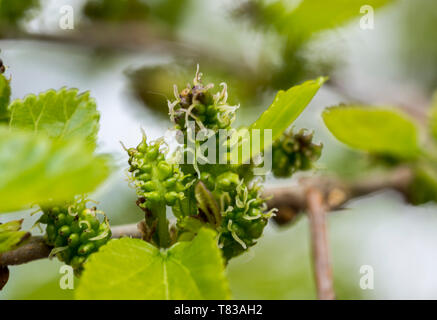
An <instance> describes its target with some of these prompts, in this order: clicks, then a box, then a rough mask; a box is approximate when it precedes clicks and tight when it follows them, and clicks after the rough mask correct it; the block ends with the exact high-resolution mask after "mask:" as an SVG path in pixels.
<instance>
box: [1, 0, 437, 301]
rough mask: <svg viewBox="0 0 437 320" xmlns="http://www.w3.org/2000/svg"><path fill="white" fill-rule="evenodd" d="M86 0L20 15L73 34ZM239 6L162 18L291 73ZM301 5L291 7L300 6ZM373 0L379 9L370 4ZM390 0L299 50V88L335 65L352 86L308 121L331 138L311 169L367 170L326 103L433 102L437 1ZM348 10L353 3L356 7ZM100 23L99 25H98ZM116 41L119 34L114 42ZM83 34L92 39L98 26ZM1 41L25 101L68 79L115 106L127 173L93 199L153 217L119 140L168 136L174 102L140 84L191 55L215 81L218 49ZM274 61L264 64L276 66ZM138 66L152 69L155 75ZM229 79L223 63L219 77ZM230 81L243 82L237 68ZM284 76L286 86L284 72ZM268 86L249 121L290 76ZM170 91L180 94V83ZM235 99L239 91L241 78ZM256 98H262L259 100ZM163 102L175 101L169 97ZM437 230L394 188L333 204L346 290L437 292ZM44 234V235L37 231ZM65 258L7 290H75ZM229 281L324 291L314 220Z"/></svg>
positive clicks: (106, 121) (118, 152)
mask: <svg viewBox="0 0 437 320" xmlns="http://www.w3.org/2000/svg"><path fill="white" fill-rule="evenodd" d="M308 1H311V0H308ZM0 2H2V1H1V0H0ZM6 2H7V1H6ZM85 2H86V1H73V0H56V1H55V0H51V1H41V8H42V9H41V10H35V12H33V13H31V16H30V17H27V19H25V20H24V21H21V22H20V26H21V28H22V29H23V30H25V32H26V33H27V34H40V33H43V34H50V35H56V36H58V35H59V36H62V35H68V32H76V31H75V30H73V31H71V30H59V27H58V22H59V16H60V13H59V8H60V7H61V6H62V5H71V6H72V7H73V8H74V12H75V16H74V18H75V24H77V25H79V24H81V23H82V22H81V21H87V20H86V19H89V20H92V19H90V18H89V17H88V18H87V17H84V14H83V12H82V9H81V8H82V7H83V5H84V4H85ZM144 2H146V3H148V2H151V3H153V2H156V1H144ZM170 2H171V1H170ZM173 2H174V1H173ZM237 2H238V1H237ZM237 2H235V1H231V0H227V1H218V0H217V1H215V0H214V1H213V0H190V1H184V5H185V6H187V7H185V8H183V14H180V16H178V19H177V24H176V23H175V22H172V23H173V24H171V23H169V22H168V21H167V22H162V24H163V25H166V27H165V28H166V29H168V30H171V33H172V35H171V39H175V38H176V39H178V40H179V41H186V43H189V45H190V46H192V47H193V48H194V49H193V48H191V49H192V50H194V51H196V50H197V49H199V48H208V49H209V51H210V52H214V53H216V54H217V55H222V56H225V58H226V59H225V60H226V61H231V62H232V63H233V64H235V65H237V66H244V68H245V69H243V70H252V71H253V70H255V71H254V72H255V73H257V74H259V73H261V74H263V75H265V77H266V78H270V77H272V76H271V75H272V74H273V73H274V72H276V73H277V74H278V79H281V78H280V76H281V75H280V74H279V73H278V72H277V70H278V69H281V66H282V63H283V62H282V61H281V59H283V56H281V54H280V53H278V50H281V48H283V47H282V46H283V45H284V44H283V43H281V41H282V38H281V37H280V36H279V35H277V34H275V32H274V31H272V30H269V29H268V30H267V31H266V30H260V28H259V26H258V27H254V26H253V24H252V23H251V22H250V21H248V20H247V18H246V17H243V16H240V15H238V12H237V13H236V10H237V9H236V8H237V7H238V6H237V4H236V3H237ZM242 2H243V1H242ZM244 2H246V1H244ZM267 2H268V1H267ZM270 2H272V1H270ZM291 2H293V1H285V2H284V3H287V5H291V4H289V3H291ZM294 2H296V1H294ZM334 2H336V1H334ZM362 2H363V4H366V1H362ZM388 2H390V3H388V4H387V5H385V6H384V7H382V8H380V9H377V10H375V21H374V22H375V28H374V29H373V30H362V29H360V24H359V18H360V17H361V15H360V14H359V12H357V13H356V16H357V18H355V19H352V20H350V21H348V22H347V23H344V24H341V25H340V26H339V27H337V28H332V29H330V30H328V31H323V32H320V33H317V35H315V36H313V37H312V38H311V41H308V42H307V43H305V47H304V48H303V49H301V50H300V51H299V55H302V56H303V57H304V58H301V57H299V59H305V61H306V63H308V64H309V65H310V66H311V67H312V66H314V68H311V70H304V71H302V70H299V72H301V73H302V75H301V76H299V77H297V76H296V79H295V80H293V81H295V82H296V83H299V82H301V81H302V80H305V79H308V78H310V77H311V76H313V75H316V74H317V73H318V74H319V75H324V73H323V72H324V71H327V72H328V73H329V76H330V77H331V80H332V81H333V82H335V83H339V87H341V88H343V89H344V90H345V91H346V92H347V94H344V92H339V91H338V90H335V89H333V88H332V86H330V85H329V84H328V85H327V86H325V87H323V88H322V89H321V91H320V92H319V93H318V94H317V96H316V97H315V99H314V100H313V101H312V102H311V104H310V106H309V107H308V108H307V109H306V111H305V112H304V113H303V114H302V116H301V117H300V118H299V119H298V121H297V122H296V123H295V126H296V127H297V128H301V127H304V128H308V129H313V130H315V137H316V138H315V140H316V141H321V142H323V144H324V146H325V147H324V150H323V156H322V158H321V160H319V162H318V164H317V170H316V172H314V173H311V174H323V173H325V172H335V173H336V174H338V175H340V176H342V177H346V178H351V177H352V176H356V175H359V174H360V173H362V170H363V168H365V165H364V164H363V159H362V158H363V157H362V155H360V154H357V153H355V152H352V151H350V150H348V149H346V148H345V147H343V146H342V145H340V144H339V143H338V142H336V141H335V140H334V139H333V138H332V136H331V135H330V134H329V132H328V131H327V129H326V128H325V127H324V125H323V123H322V120H321V117H320V114H321V112H322V110H323V109H324V108H325V107H328V106H332V105H336V104H339V103H342V102H350V101H351V99H353V98H356V99H357V100H359V99H365V100H366V102H368V103H372V104H383V105H386V104H387V105H395V106H396V105H404V104H405V105H409V106H411V105H413V106H414V107H415V108H425V107H426V106H427V103H428V101H429V100H430V98H431V95H432V91H433V89H434V88H437V42H436V41H435V39H436V36H437V2H436V1H433V0H416V1H411V0H398V1H396V0H393V1H388ZM170 8H171V7H170ZM334 9H335V10H342V7H338V8H334ZM181 10H182V9H181ZM237 11H238V10H237ZM314 15H315V16H317V15H318V13H317V12H315V13H314ZM162 21H165V20H164V19H163V20H162ZM85 25H86V24H85ZM0 26H1V21H0ZM87 27H88V28H89V27H91V28H92V23H90V26H87ZM0 30H1V29H0ZM0 35H1V31H0ZM111 36H112V34H108V35H107V37H108V38H110V37H111ZM83 37H84V39H85V37H86V34H84V35H83ZM278 48H279V49H278ZM0 49H1V52H0V58H1V59H2V60H3V61H4V64H5V65H6V66H7V71H6V74H7V75H8V76H9V75H10V76H11V77H12V82H11V86H12V98H22V97H24V96H25V95H26V94H29V93H39V92H42V91H45V90H47V89H49V88H55V89H58V88H61V87H63V86H66V87H75V88H79V89H80V90H81V91H85V90H89V91H90V92H91V95H92V96H93V97H94V98H95V99H96V101H97V106H98V109H99V111H100V112H101V121H100V125H101V128H100V133H99V142H100V144H99V151H100V152H103V153H110V154H112V155H113V157H114V159H115V161H116V164H117V165H118V170H117V171H116V172H114V173H113V174H112V176H111V178H110V179H109V180H108V181H107V183H105V185H103V186H102V187H101V188H99V190H98V191H97V192H96V193H95V194H93V195H92V198H93V199H95V200H98V201H99V202H100V207H101V208H102V210H104V211H105V212H106V213H107V215H108V217H109V218H110V222H111V224H112V225H117V224H122V223H123V224H124V223H133V222H137V221H139V220H140V219H141V218H142V217H143V216H142V213H141V210H140V209H139V208H137V207H136V205H135V199H136V195H135V191H134V190H133V189H131V188H129V187H128V184H127V175H126V173H125V169H126V167H127V165H126V164H127V155H126V154H125V152H124V150H123V149H122V148H121V145H120V143H119V142H120V141H122V142H123V143H124V144H125V145H127V146H132V145H135V144H137V143H138V141H139V139H140V136H141V133H140V128H144V129H145V131H146V132H147V135H148V136H149V137H150V138H152V139H153V138H157V137H159V136H161V135H163V134H164V132H165V130H166V129H167V128H168V127H169V126H170V122H169V121H168V119H166V117H165V112H166V111H163V112H161V111H162V110H161V111H157V109H156V108H152V107H150V106H149V107H147V101H145V99H147V97H146V98H144V96H143V97H141V92H139V91H141V85H142V84H143V83H146V82H147V81H152V82H153V83H155V81H158V80H156V78H152V80H150V79H143V78H141V77H142V76H143V75H144V74H146V75H148V74H152V71H150V72H149V71H148V70H156V69H153V68H154V67H156V66H168V65H172V64H174V63H177V64H178V65H182V66H183V67H184V68H186V70H185V69H184V71H183V72H182V74H185V73H186V72H187V70H188V72H189V73H188V78H185V80H184V82H188V81H191V79H192V77H193V76H194V72H195V66H196V64H197V63H198V62H199V63H200V68H201V71H203V72H204V74H205V76H206V77H207V76H208V68H211V70H213V71H211V74H212V78H213V79H215V75H214V72H215V71H214V70H215V69H220V68H221V65H220V64H218V63H216V64H215V66H214V67H215V69H214V68H213V67H211V66H210V65H211V64H212V63H210V62H209V60H208V54H206V56H207V57H206V58H205V57H202V58H199V59H197V58H196V57H197V56H195V55H194V56H189V57H188V58H187V57H185V58H184V60H182V62H181V60H180V56H179V54H178V49H177V48H176V49H172V50H171V52H169V51H166V50H160V49H159V48H158V49H157V48H156V47H153V48H152V49H150V48H148V46H145V47H144V48H143V49H120V48H115V50H106V49H104V48H96V47H92V46H87V45H77V44H74V43H70V42H68V41H66V42H62V41H50V40H49V41H40V40H36V39H34V40H32V39H31V37H27V38H26V39H22V40H13V39H10V38H8V37H7V36H6V37H4V38H3V39H2V38H0ZM199 50H200V49H199ZM281 52H282V51H281ZM198 60H200V61H198ZM202 61H205V62H204V64H202ZM265 61H267V62H268V63H266V62H265ZM327 64H329V66H328V67H326V65H327ZM213 65H214V64H213ZM261 66H264V67H263V69H262V70H260V67H261ZM313 69H314V70H313ZM138 70H143V73H139V71H138ZM144 70H145V71H144ZM158 70H160V69H158ZM148 72H149V73H148ZM242 72H243V71H242ZM154 74H155V75H156V72H155V73H154ZM296 74H297V71H296ZM220 75H221V74H220V72H218V75H217V77H219V76H220ZM135 76H138V77H135ZM292 76H294V75H293V74H291V75H290V79H291V77H292ZM243 78H244V76H243ZM237 79H239V78H238V77H237ZM170 80H171V79H170ZM222 80H224V81H226V82H228V81H229V82H231V83H232V81H236V80H235V78H234V79H232V78H231V77H229V79H228V78H225V79H222ZM135 81H140V84H135ZM141 81H144V82H141ZM178 81H179V80H178ZM290 81H291V80H290ZM164 82H165V81H164ZM147 83H148V82H147ZM278 83H281V82H280V81H279V80H278ZM217 84H218V83H217ZM290 84H292V83H290ZM289 86H290V85H288V87H289ZM288 87H287V88H288ZM260 88H262V89H259V88H257V89H254V90H253V91H251V90H252V89H250V90H249V89H247V88H246V87H244V86H242V87H241V88H240V87H238V88H237V87H236V91H238V92H240V93H241V94H240V96H241V97H242V101H241V109H240V111H239V113H238V116H237V118H239V124H248V123H250V122H251V121H253V120H254V119H256V117H257V116H258V115H259V114H260V113H261V112H262V111H263V110H264V109H265V108H266V107H267V106H268V105H269V104H270V102H271V101H272V99H273V96H274V94H275V91H276V90H277V89H278V85H277V84H274V81H273V80H272V81H271V82H269V84H268V86H267V85H266V84H265V83H263V84H262V85H261V86H260ZM400 88H402V89H401V90H399V89H400ZM168 89H169V90H170V92H171V91H172V88H171V87H170V88H168ZM168 89H167V90H168ZM285 89H286V88H285ZM153 90H157V89H156V88H154V89H153ZM253 92H256V93H253ZM164 94H167V93H164ZM229 94H230V96H232V94H233V87H232V86H231V85H230V87H229ZM245 94H246V95H255V94H256V98H255V97H254V96H249V97H247V96H245ZM169 98H170V99H171V98H172V97H171V96H170V97H169ZM163 101H164V107H165V99H163ZM158 105H159V103H158ZM163 115H164V116H163ZM297 178H298V177H293V179H291V181H290V180H274V179H273V178H269V179H267V185H277V184H290V183H295V182H296V180H297ZM30 212H31V211H23V212H20V213H14V214H5V215H1V216H0V222H5V221H8V220H11V219H12V218H14V219H15V218H16V217H25V218H26V220H25V223H26V225H25V227H29V228H30V227H31V226H32V225H33V223H34V222H35V221H36V220H37V219H38V217H39V214H36V215H33V216H32V217H30V216H29V214H30ZM435 230H437V212H436V206H435V205H434V204H425V205H422V206H417V207H413V206H410V205H408V204H405V203H404V202H403V200H402V199H401V197H400V195H398V194H396V193H395V192H392V191H385V192H382V193H378V194H373V195H370V196H367V197H364V198H361V199H356V200H354V201H352V202H350V203H348V205H347V209H346V210H341V211H338V212H332V213H330V215H329V238H330V245H331V250H332V256H333V269H334V275H335V289H336V294H337V296H338V298H340V299H362V298H376V299H399V298H402V299H405V298H406V299H428V298H432V299H436V298H437V274H436V273H435V270H437V250H436V249H435V248H436V246H437V232H436V231H435ZM33 231H34V233H38V229H37V228H35V229H34V230H33ZM60 265H61V263H59V262H58V261H55V260H52V261H49V260H40V261H36V262H32V263H29V264H25V265H20V266H15V267H10V271H11V275H10V281H9V283H8V284H7V286H6V287H5V288H4V290H3V291H0V299H45V298H51V299H68V298H72V292H71V291H68V290H61V289H60V288H59V285H58V281H59V278H60V274H59V267H60ZM362 265H370V266H372V267H373V269H374V273H375V282H374V289H373V290H362V289H360V286H359V281H360V277H361V276H362V275H361V274H360V271H359V270H360V267H361V266H362ZM228 276H229V279H230V283H231V288H232V292H233V297H234V298H236V299H308V298H309V299H312V298H315V295H316V293H315V284H314V280H313V274H312V268H311V252H310V244H309V229H308V222H307V219H306V217H305V216H301V217H300V218H298V219H297V221H296V222H294V223H293V224H291V225H287V226H282V227H278V226H277V225H275V224H273V223H270V225H269V227H268V228H267V229H266V231H265V235H264V236H263V237H262V238H261V239H260V241H259V243H258V245H256V246H255V247H253V248H252V249H251V250H250V251H249V253H247V254H245V255H243V256H241V257H239V258H236V259H234V260H232V261H231V262H230V264H229V267H228ZM76 281H79V280H78V279H76Z"/></svg>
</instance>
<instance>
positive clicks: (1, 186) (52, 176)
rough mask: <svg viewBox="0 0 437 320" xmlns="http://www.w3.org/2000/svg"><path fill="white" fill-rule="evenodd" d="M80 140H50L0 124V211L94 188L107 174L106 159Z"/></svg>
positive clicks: (85, 191) (63, 197)
mask: <svg viewBox="0 0 437 320" xmlns="http://www.w3.org/2000/svg"><path fill="white" fill-rule="evenodd" d="M92 152H93V148H92V147H91V146H89V145H87V144H85V143H84V142H82V141H78V140H64V141H62V142H60V141H57V142H56V141H52V140H51V139H50V138H48V137H45V136H41V135H35V134H34V133H32V132H22V131H14V132H10V131H9V130H7V129H6V128H1V127H0V212H8V211H12V210H19V209H22V208H24V207H26V206H29V205H32V204H35V203H41V202H44V201H46V200H48V199H53V200H59V201H60V200H68V199H71V198H72V197H73V196H75V195H77V194H83V193H87V192H91V191H93V190H94V189H95V188H96V187H97V186H98V185H99V184H100V183H101V182H102V181H103V180H104V179H105V178H106V177H107V176H108V174H109V167H108V160H107V159H106V158H105V157H102V156H99V157H97V156H93V155H92Z"/></svg>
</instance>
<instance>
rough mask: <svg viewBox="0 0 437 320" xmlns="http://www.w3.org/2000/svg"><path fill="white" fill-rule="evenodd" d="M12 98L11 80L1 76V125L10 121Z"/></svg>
mask: <svg viewBox="0 0 437 320" xmlns="http://www.w3.org/2000/svg"><path fill="white" fill-rule="evenodd" d="M10 97H11V86H10V85H9V80H8V79H6V78H5V76H4V75H2V74H0V123H2V122H7V121H9V111H8V104H9V99H10Z"/></svg>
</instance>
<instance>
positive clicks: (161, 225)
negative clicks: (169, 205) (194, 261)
mask: <svg viewBox="0 0 437 320" xmlns="http://www.w3.org/2000/svg"><path fill="white" fill-rule="evenodd" d="M151 211H152V214H153V215H154V216H155V217H156V218H157V219H158V226H157V230H158V245H159V246H160V247H161V248H168V247H169V245H170V232H169V229H168V220H167V214H166V207H165V203H164V202H158V203H156V204H155V205H153V207H152V209H151Z"/></svg>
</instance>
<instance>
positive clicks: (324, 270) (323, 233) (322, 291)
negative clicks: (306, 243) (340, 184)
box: [307, 188, 335, 300]
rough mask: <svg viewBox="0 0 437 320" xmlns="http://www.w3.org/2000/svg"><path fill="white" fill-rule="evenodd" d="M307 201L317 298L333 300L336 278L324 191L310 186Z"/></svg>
mask: <svg viewBox="0 0 437 320" xmlns="http://www.w3.org/2000/svg"><path fill="white" fill-rule="evenodd" d="M307 201H308V218H309V220H310V228H311V242H312V248H313V258H314V271H315V276H316V286H317V298H318V299H320V300H333V299H335V293H334V280H333V275H332V265H331V257H330V252H329V243H328V230H327V229H328V227H327V221H326V220H327V219H326V206H325V204H324V197H323V193H322V192H321V191H320V190H318V189H317V188H310V189H309V190H308V193H307Z"/></svg>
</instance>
